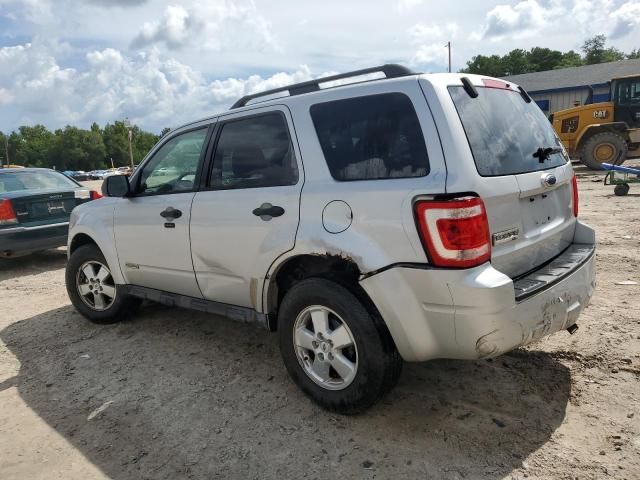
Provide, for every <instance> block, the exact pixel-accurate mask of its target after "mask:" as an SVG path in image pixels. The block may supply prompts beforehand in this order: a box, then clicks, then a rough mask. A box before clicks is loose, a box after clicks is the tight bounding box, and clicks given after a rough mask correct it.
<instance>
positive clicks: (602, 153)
mask: <svg viewBox="0 0 640 480" xmlns="http://www.w3.org/2000/svg"><path fill="white" fill-rule="evenodd" d="M628 150H629V147H628V145H627V141H626V140H625V139H624V137H622V136H620V135H618V134H617V133H615V132H602V133H596V134H595V135H593V136H592V137H591V138H589V139H587V140H586V141H585V142H584V146H583V147H582V155H581V156H580V158H581V160H582V163H584V164H585V165H586V166H587V167H589V168H591V169H593V170H602V164H603V163H609V164H612V165H622V163H623V162H624V161H625V160H626V158H627V153H628Z"/></svg>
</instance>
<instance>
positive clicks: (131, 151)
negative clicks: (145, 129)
mask: <svg viewBox="0 0 640 480" xmlns="http://www.w3.org/2000/svg"><path fill="white" fill-rule="evenodd" d="M124 126H125V127H127V129H128V131H129V158H130V159H131V170H132V171H133V169H134V167H133V147H132V146H131V139H132V138H133V132H132V131H131V122H130V121H129V118H125V119H124Z"/></svg>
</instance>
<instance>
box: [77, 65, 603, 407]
mask: <svg viewBox="0 0 640 480" xmlns="http://www.w3.org/2000/svg"><path fill="white" fill-rule="evenodd" d="M373 76H378V77H380V76H382V77H384V78H372V77H373ZM349 80H351V81H352V83H351V84H347V85H345V82H346V81H349ZM354 80H355V81H356V82H353V81H354ZM103 193H104V195H105V198H103V199H100V200H98V201H95V202H91V203H88V204H85V205H82V206H80V207H78V208H76V209H75V210H74V211H73V215H72V217H71V225H70V233H69V244H68V246H69V263H68V267H67V272H66V282H67V290H68V292H69V296H70V298H71V301H72V302H73V304H74V305H75V307H76V308H77V309H78V311H80V313H82V314H83V315H84V316H85V317H87V318H88V319H89V320H91V321H94V322H99V323H110V322H116V321H119V320H123V319H124V318H126V317H127V316H129V315H130V314H131V313H132V312H133V311H134V309H135V306H136V305H137V304H138V303H139V302H140V300H141V299H146V300H152V301H155V302H161V303H164V304H166V305H170V306H178V307H184V308H191V309H196V310H201V311H206V312H211V313H214V314H220V315H224V316H226V317H228V318H231V319H236V320H240V321H242V322H253V323H254V324H256V325H260V326H261V327H264V328H267V329H269V330H272V331H277V332H278V336H279V343H280V349H281V352H282V357H283V360H284V363H285V366H286V368H287V370H288V371H289V374H290V375H291V377H292V379H293V380H294V382H295V383H296V384H297V385H298V386H299V387H300V388H301V389H302V390H303V391H304V392H305V393H306V394H307V395H308V396H309V397H311V399H313V400H314V401H315V402H317V403H318V404H320V405H322V406H323V407H325V408H328V409H330V410H334V411H338V412H342V413H356V412H360V411H362V410H364V409H365V408H367V407H369V406H371V405H373V404H374V403H375V402H376V401H377V400H378V399H380V397H381V396H382V395H384V394H385V393H386V392H387V391H389V390H390V389H391V388H392V387H393V386H394V384H395V383H396V381H397V379H398V377H399V375H400V371H401V367H402V361H403V360H404V361H411V362H416V361H425V360H430V359H435V358H457V359H480V358H490V357H495V356H497V355H500V354H502V353H505V352H507V351H509V350H512V349H514V348H517V347H519V346H521V345H525V344H528V343H530V342H532V341H535V340H537V339H539V338H541V337H543V336H545V335H548V334H551V333H553V332H556V331H559V330H563V329H567V330H569V331H570V332H571V333H573V331H574V330H575V329H576V328H577V326H576V321H577V319H578V315H579V314H580V312H581V310H582V309H583V308H584V307H585V306H586V305H587V304H588V302H589V300H590V298H591V295H592V293H593V290H594V287H595V275H594V251H595V238H594V232H593V230H592V229H591V228H589V227H588V226H586V225H585V224H583V223H581V222H580V221H579V220H578V219H577V217H578V197H577V195H578V194H577V190H576V178H575V175H574V173H573V170H572V167H571V163H570V162H569V159H568V156H567V154H566V152H565V151H564V149H563V148H562V145H561V143H560V141H559V140H558V138H557V136H556V135H555V133H554V131H553V128H552V126H551V125H550V123H549V122H548V121H547V119H546V118H545V116H544V115H543V113H542V111H541V110H540V109H539V108H538V106H537V105H536V104H535V102H533V101H532V100H531V98H530V97H529V95H528V94H527V93H526V92H525V91H524V90H523V89H522V88H519V87H518V86H517V85H513V84H507V83H504V82H503V81H499V80H496V79H492V78H488V77H483V76H476V75H467V76H464V75H461V74H435V75H419V74H414V73H412V72H410V71H409V70H407V69H405V68H403V67H400V66H397V65H384V66H382V67H377V68H371V69H366V70H359V71H356V72H351V73H348V74H344V75H336V76H332V77H327V78H323V79H319V80H313V81H309V82H305V83H300V84H296V85H291V86H288V87H285V88H280V89H276V90H271V91H267V92H263V93H260V94H255V95H250V96H247V97H244V98H242V99H240V100H239V101H238V102H236V104H234V105H233V107H232V108H231V109H230V110H229V111H228V112H225V113H222V114H219V115H215V116H212V117H209V118H206V119H204V120H200V121H197V122H193V123H190V124H187V125H184V126H182V127H180V128H178V129H176V130H174V131H172V132H171V133H169V134H168V135H166V136H165V137H163V138H162V139H161V140H160V142H159V143H158V144H157V145H156V146H155V147H154V148H153V149H152V150H151V152H149V154H148V155H147V157H146V158H145V160H144V161H143V163H142V164H141V165H140V167H139V168H138V169H137V170H136V171H135V173H134V174H133V175H132V177H131V179H127V177H126V176H111V177H108V178H107V179H106V180H105V182H104V185H103Z"/></svg>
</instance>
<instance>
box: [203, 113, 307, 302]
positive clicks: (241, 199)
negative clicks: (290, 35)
mask: <svg viewBox="0 0 640 480" xmlns="http://www.w3.org/2000/svg"><path fill="white" fill-rule="evenodd" d="M293 131H294V130H293V124H292V122H291V117H290V114H289V111H288V109H287V108H286V107H278V106H274V107H269V108H265V109H255V110H251V111H250V112H243V113H239V114H231V115H227V116H225V117H222V118H221V119H220V122H219V124H218V128H217V133H216V146H215V152H214V154H213V156H212V160H211V167H210V174H209V179H208V181H207V187H206V190H204V191H199V192H198V193H197V194H196V196H195V199H194V201H193V208H192V212H191V247H192V254H193V266H194V268H195V272H196V277H197V279H198V284H199V286H200V289H201V291H202V293H203V295H204V297H205V298H206V299H208V300H213V301H218V302H223V303H229V304H233V305H239V306H244V307H254V308H255V307H256V306H257V305H256V304H255V302H256V300H257V298H258V297H259V296H260V294H261V292H258V290H257V289H258V287H259V286H260V285H262V280H263V279H262V276H264V275H265V274H266V272H267V271H268V269H269V266H270V265H271V264H272V263H273V261H274V260H275V259H276V258H277V257H278V256H279V255H281V254H282V253H284V252H286V251H288V250H291V249H292V248H293V246H294V244H295V237H296V229H297V227H298V220H299V204H300V192H301V190H302V184H303V170H302V163H301V162H300V154H299V151H298V150H297V148H296V147H295V144H296V142H294V141H292V137H293V134H292V132H293Z"/></svg>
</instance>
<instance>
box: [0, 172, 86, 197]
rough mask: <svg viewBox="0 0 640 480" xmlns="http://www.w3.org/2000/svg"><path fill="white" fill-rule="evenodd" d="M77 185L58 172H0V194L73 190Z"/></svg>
mask: <svg viewBox="0 0 640 480" xmlns="http://www.w3.org/2000/svg"><path fill="white" fill-rule="evenodd" d="M76 188H78V184H77V183H75V182H74V181H72V180H69V179H68V178H67V177H65V176H64V175H63V174H61V173H58V172H47V171H40V172H2V173H0V193H6V192H20V191H23V190H54V189H68V190H75V189H76Z"/></svg>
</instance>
